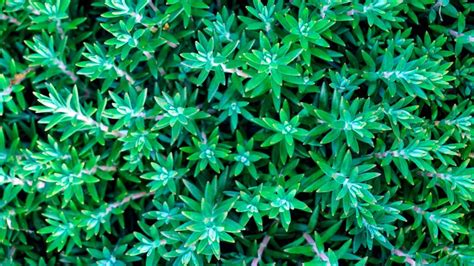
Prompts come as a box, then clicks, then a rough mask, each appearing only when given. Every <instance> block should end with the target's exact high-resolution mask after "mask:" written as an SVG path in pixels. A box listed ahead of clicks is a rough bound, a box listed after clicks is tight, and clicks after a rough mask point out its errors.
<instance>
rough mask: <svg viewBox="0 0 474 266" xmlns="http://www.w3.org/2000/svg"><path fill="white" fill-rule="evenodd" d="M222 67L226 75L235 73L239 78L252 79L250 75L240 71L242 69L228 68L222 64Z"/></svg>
mask: <svg viewBox="0 0 474 266" xmlns="http://www.w3.org/2000/svg"><path fill="white" fill-rule="evenodd" d="M221 67H222V69H223V70H224V72H226V73H235V74H237V76H239V77H242V78H250V75H249V74H247V73H245V72H243V71H242V70H240V69H237V68H227V66H226V65H224V64H221Z"/></svg>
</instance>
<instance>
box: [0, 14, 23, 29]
mask: <svg viewBox="0 0 474 266" xmlns="http://www.w3.org/2000/svg"><path fill="white" fill-rule="evenodd" d="M0 20H5V21H8V22H9V23H12V24H15V25H17V26H20V25H21V23H20V21H18V19H16V18H14V17H11V16H9V15H5V14H3V13H2V14H0Z"/></svg>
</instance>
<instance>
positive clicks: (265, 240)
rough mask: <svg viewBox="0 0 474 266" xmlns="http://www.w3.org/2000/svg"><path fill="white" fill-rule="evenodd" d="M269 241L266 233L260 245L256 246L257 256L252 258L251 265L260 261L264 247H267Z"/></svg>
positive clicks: (256, 265)
mask: <svg viewBox="0 0 474 266" xmlns="http://www.w3.org/2000/svg"><path fill="white" fill-rule="evenodd" d="M269 241H270V236H267V235H266V236H265V237H264V238H263V240H262V242H261V243H260V246H259V247H258V253H257V257H256V258H254V259H253V260H252V264H251V266H258V263H259V262H260V260H262V255H263V252H264V251H265V248H266V247H267V245H268V242H269Z"/></svg>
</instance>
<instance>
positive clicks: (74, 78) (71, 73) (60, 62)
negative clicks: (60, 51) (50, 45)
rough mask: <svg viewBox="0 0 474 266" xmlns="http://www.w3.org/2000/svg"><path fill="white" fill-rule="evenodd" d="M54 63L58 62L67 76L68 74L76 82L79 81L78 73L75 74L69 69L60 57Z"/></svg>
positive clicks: (58, 65) (57, 64)
mask: <svg viewBox="0 0 474 266" xmlns="http://www.w3.org/2000/svg"><path fill="white" fill-rule="evenodd" d="M54 63H55V64H56V66H57V67H58V68H59V69H60V70H61V71H62V72H63V73H64V74H66V76H68V77H69V78H70V79H71V80H72V81H73V82H76V81H77V79H78V78H77V76H76V74H74V72H72V71H70V70H68V69H67V67H66V64H64V62H63V61H61V60H59V59H56V60H54Z"/></svg>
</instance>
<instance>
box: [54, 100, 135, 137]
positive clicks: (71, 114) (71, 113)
mask: <svg viewBox="0 0 474 266" xmlns="http://www.w3.org/2000/svg"><path fill="white" fill-rule="evenodd" d="M56 111H57V112H60V113H63V114H66V115H67V116H69V117H72V118H76V119H77V120H79V121H81V122H83V123H84V124H86V125H90V126H94V127H97V128H99V129H100V130H101V131H103V132H105V133H108V134H111V135H112V136H115V137H119V138H120V137H124V136H126V135H127V131H126V130H120V131H119V130H112V131H110V128H109V127H108V126H107V125H105V124H103V123H100V122H97V121H95V120H94V119H92V118H90V117H87V116H85V115H83V114H82V113H80V112H76V111H74V110H71V109H69V108H66V107H62V108H58V109H56Z"/></svg>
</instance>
